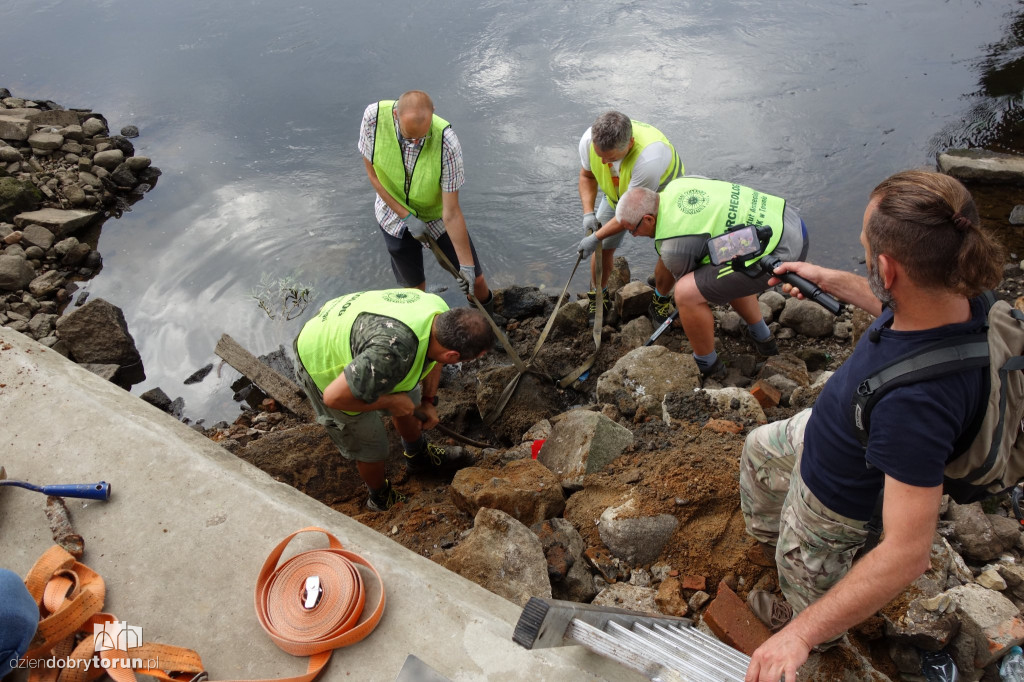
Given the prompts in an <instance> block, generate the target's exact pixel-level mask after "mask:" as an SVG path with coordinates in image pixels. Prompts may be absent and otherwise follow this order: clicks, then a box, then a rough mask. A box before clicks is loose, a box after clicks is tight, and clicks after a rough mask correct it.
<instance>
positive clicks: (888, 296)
mask: <svg viewBox="0 0 1024 682" xmlns="http://www.w3.org/2000/svg"><path fill="white" fill-rule="evenodd" d="M868 286H869V287H871V293H873V294H874V295H875V297H876V298H877V299H878V300H879V301H881V302H882V305H883V306H885V307H888V308H889V310H896V301H895V300H894V299H893V297H892V292H891V291H889V290H888V289H886V288H885V284H884V283H883V282H882V276H881V275H879V274H878V259H877V258H872V259H871V262H870V263H869V264H868Z"/></svg>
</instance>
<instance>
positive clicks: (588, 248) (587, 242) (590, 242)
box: [576, 234, 601, 258]
mask: <svg viewBox="0 0 1024 682" xmlns="http://www.w3.org/2000/svg"><path fill="white" fill-rule="evenodd" d="M600 243H601V240H600V239H598V238H597V237H596V236H595V235H592V234H588V235H587V236H586V237H584V238H583V240H582V241H580V245H579V246H577V247H576V250H577V251H579V252H580V253H581V254H583V257H584V258H586V257H587V256H589V255H590V254H592V253H594V251H597V245H598V244H600Z"/></svg>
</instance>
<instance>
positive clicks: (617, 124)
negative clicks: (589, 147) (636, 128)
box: [590, 111, 633, 152]
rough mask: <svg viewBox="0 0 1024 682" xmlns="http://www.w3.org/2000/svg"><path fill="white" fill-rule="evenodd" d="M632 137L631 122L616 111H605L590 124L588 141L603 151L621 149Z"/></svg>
mask: <svg viewBox="0 0 1024 682" xmlns="http://www.w3.org/2000/svg"><path fill="white" fill-rule="evenodd" d="M632 137H633V122H632V121H630V120H629V117H628V116H626V115H625V114H623V113H621V112H618V111H606V112H604V113H603V114H601V115H600V116H598V117H597V120H596V121H594V125H592V126H590V141H591V142H593V143H594V148H595V149H600V150H601V151H604V152H613V151H614V152H618V151H622V150H623V149H625V148H626V146H627V145H628V144H629V140H630V138H632Z"/></svg>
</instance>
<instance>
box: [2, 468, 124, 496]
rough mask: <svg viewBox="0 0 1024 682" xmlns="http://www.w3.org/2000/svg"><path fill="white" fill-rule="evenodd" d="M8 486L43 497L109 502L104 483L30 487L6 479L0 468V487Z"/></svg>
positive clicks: (24, 483)
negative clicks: (23, 489) (39, 494)
mask: <svg viewBox="0 0 1024 682" xmlns="http://www.w3.org/2000/svg"><path fill="white" fill-rule="evenodd" d="M3 485H9V486H15V487H18V488H25V489H27V490H33V491H35V492H37V493H43V494H44V495H55V496H57V497H81V498H84V499H87V500H109V499H110V484H109V483H107V482H106V481H100V482H99V483H70V484H67V485H32V484H31V483H27V482H25V481H17V480H13V479H8V478H7V472H6V471H5V470H4V468H3V467H0V486H3Z"/></svg>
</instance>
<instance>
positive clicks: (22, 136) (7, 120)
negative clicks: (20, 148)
mask: <svg viewBox="0 0 1024 682" xmlns="http://www.w3.org/2000/svg"><path fill="white" fill-rule="evenodd" d="M0 111H5V110H4V109H0ZM31 134H32V122H31V121H29V120H28V119H27V118H20V117H18V116H9V115H6V114H4V115H0V140H12V141H16V142H24V141H25V140H27V139H28V137H29V135H31Z"/></svg>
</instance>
